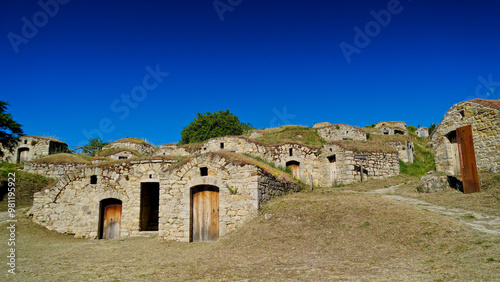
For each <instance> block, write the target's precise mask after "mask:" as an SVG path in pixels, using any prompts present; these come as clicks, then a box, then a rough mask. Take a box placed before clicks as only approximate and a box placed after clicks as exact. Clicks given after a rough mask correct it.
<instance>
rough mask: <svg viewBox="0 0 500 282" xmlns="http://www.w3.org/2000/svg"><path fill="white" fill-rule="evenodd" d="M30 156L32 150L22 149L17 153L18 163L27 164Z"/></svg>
mask: <svg viewBox="0 0 500 282" xmlns="http://www.w3.org/2000/svg"><path fill="white" fill-rule="evenodd" d="M29 155H30V149H28V148H20V149H19V150H18V153H17V162H18V163H22V162H27V161H28V159H29Z"/></svg>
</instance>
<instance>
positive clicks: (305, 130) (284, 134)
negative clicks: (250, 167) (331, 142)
mask: <svg viewBox="0 0 500 282" xmlns="http://www.w3.org/2000/svg"><path fill="white" fill-rule="evenodd" d="M258 132H259V133H261V134H262V137H259V138H257V139H256V141H259V142H262V143H265V144H281V143H301V144H305V145H310V146H321V145H323V144H325V143H326V141H325V140H323V138H321V137H320V136H319V134H318V133H317V132H316V130H315V129H313V128H311V127H302V126H295V125H287V126H282V127H278V128H268V129H263V130H259V131H258Z"/></svg>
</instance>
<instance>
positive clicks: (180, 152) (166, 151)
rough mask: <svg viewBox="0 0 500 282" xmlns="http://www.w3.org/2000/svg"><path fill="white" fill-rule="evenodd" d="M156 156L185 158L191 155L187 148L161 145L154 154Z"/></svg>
mask: <svg viewBox="0 0 500 282" xmlns="http://www.w3.org/2000/svg"><path fill="white" fill-rule="evenodd" d="M153 155H154V156H172V157H185V156H189V155H191V154H190V153H189V152H188V151H187V150H186V149H185V148H183V147H181V146H177V145H176V144H166V145H161V146H160V147H159V148H158V150H156V151H155V152H154V153H153Z"/></svg>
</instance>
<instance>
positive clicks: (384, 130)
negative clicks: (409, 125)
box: [372, 121, 408, 135]
mask: <svg viewBox="0 0 500 282" xmlns="http://www.w3.org/2000/svg"><path fill="white" fill-rule="evenodd" d="M374 128H375V129H377V130H376V131H372V133H374V134H384V135H408V130H407V129H406V123H405V122H402V121H381V122H379V123H377V124H376V125H375V127H374Z"/></svg>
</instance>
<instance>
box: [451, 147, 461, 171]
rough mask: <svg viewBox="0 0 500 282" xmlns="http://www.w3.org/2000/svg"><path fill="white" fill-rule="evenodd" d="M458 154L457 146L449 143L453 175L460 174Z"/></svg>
mask: <svg viewBox="0 0 500 282" xmlns="http://www.w3.org/2000/svg"><path fill="white" fill-rule="evenodd" d="M459 159H460V157H459V153H458V144H457V143H451V163H452V166H453V174H454V175H458V174H460V161H459Z"/></svg>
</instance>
